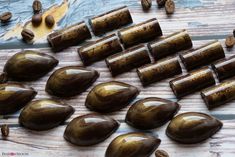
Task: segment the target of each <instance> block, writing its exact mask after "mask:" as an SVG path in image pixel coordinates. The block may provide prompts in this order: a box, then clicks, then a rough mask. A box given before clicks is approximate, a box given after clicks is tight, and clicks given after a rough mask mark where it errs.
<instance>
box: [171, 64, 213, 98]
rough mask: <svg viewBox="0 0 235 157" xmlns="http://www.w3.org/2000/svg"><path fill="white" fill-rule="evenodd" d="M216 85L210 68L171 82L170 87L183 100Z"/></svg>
mask: <svg viewBox="0 0 235 157" xmlns="http://www.w3.org/2000/svg"><path fill="white" fill-rule="evenodd" d="M214 84H215V79H214V77H213V73H212V71H211V70H210V68H208V67H204V68H201V69H198V70H195V71H193V72H191V73H188V74H186V75H182V76H180V77H178V78H175V79H173V80H171V81H170V87H171V89H172V91H173V92H174V94H175V96H176V97H177V98H182V97H183V96H186V95H189V94H192V93H194V92H197V91H199V90H201V89H203V88H207V87H209V86H212V85H214Z"/></svg>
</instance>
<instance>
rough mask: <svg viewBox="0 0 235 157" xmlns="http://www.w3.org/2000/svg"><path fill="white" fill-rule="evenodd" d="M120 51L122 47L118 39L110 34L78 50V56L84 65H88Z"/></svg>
mask: <svg viewBox="0 0 235 157" xmlns="http://www.w3.org/2000/svg"><path fill="white" fill-rule="evenodd" d="M121 51H122V46H121V43H120V42H119V39H118V37H117V36H116V35H115V34H112V35H109V36H106V37H104V38H102V39H100V40H97V41H95V42H93V43H91V44H88V45H86V46H83V47H81V48H79V49H78V54H79V56H80V58H81V60H82V62H83V64H84V65H90V64H91V63H93V62H96V61H99V60H102V59H105V58H106V57H108V56H110V55H112V54H115V53H118V52H121Z"/></svg>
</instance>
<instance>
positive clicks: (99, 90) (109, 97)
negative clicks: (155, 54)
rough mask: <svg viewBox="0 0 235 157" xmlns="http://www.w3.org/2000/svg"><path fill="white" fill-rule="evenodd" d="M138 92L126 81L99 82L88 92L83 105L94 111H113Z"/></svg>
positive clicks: (125, 104)
mask: <svg viewBox="0 0 235 157" xmlns="http://www.w3.org/2000/svg"><path fill="white" fill-rule="evenodd" d="M138 94H139V90H138V89H137V88H136V87H134V86H132V85H129V84H126V83H122V82H117V81H111V82H106V83H100V84H98V85H96V86H95V87H94V88H93V89H92V90H91V91H90V92H89V94H88V95H87V98H86V102H85V105H86V107H87V108H89V109H90V110H93V111H96V112H113V111H117V110H119V109H121V108H124V107H125V106H127V105H128V104H129V103H130V102H131V101H132V100H133V99H135V97H136V96H137V95H138Z"/></svg>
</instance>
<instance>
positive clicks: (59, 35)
mask: <svg viewBox="0 0 235 157" xmlns="http://www.w3.org/2000/svg"><path fill="white" fill-rule="evenodd" d="M89 38H91V33H90V31H89V29H88V27H87V25H86V24H85V22H81V23H78V24H75V25H72V26H69V27H66V28H64V29H62V30H59V31H56V32H54V33H51V34H49V35H48V37H47V40H48V42H49V44H50V45H51V47H52V48H53V50H54V51H60V50H62V49H65V48H67V47H69V46H74V45H77V44H79V43H80V42H83V41H84V40H86V39H89Z"/></svg>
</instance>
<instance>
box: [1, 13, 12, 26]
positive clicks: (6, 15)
mask: <svg viewBox="0 0 235 157" xmlns="http://www.w3.org/2000/svg"><path fill="white" fill-rule="evenodd" d="M11 17H12V13H11V12H5V13H2V14H1V15H0V20H1V22H2V23H5V22H8V21H9V20H10V19H11Z"/></svg>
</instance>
